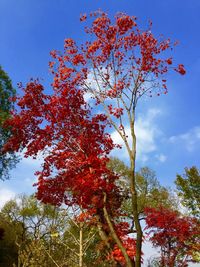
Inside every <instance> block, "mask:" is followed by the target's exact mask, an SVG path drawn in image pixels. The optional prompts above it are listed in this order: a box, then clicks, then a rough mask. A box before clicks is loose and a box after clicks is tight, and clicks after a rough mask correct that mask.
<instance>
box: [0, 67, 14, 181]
mask: <svg viewBox="0 0 200 267" xmlns="http://www.w3.org/2000/svg"><path fill="white" fill-rule="evenodd" d="M14 96H15V89H14V88H13V86H12V83H11V80H10V78H9V77H8V75H7V74H6V72H5V71H4V70H3V69H2V67H1V66H0V179H1V180H5V179H8V178H9V170H10V169H12V168H13V167H14V166H15V165H16V163H17V161H18V158H17V157H16V155H15V154H14V153H13V152H12V151H10V152H7V153H3V152H2V147H3V145H4V144H5V143H6V141H7V140H8V138H9V137H10V136H11V134H12V132H11V129H9V128H4V127H3V123H4V121H5V119H7V118H8V117H9V116H10V111H11V110H12V109H13V100H12V97H14Z"/></svg>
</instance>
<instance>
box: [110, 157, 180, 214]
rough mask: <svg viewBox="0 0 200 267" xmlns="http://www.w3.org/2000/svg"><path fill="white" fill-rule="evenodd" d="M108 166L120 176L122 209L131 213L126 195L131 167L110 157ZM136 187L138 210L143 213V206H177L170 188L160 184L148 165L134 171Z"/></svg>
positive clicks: (129, 202)
mask: <svg viewBox="0 0 200 267" xmlns="http://www.w3.org/2000/svg"><path fill="white" fill-rule="evenodd" d="M108 167H109V168H110V169H111V170H113V171H114V172H115V173H117V174H118V175H119V176H120V179H119V184H120V185H121V187H122V190H123V192H124V194H125V201H124V203H123V209H124V210H126V211H127V212H128V213H129V214H130V215H131V209H132V208H131V200H130V198H128V197H126V196H129V194H130V192H128V190H129V179H130V172H131V169H130V168H129V167H128V166H126V164H125V163H124V162H122V161H121V160H119V159H118V158H111V159H110V161H109V163H108ZM136 188H137V192H138V212H139V214H140V215H142V214H143V211H144V209H145V207H152V208H153V207H159V206H160V205H162V206H163V207H166V208H170V207H172V206H173V208H177V203H176V202H177V201H176V199H175V197H173V194H172V193H171V192H170V189H168V188H166V187H164V186H161V185H160V183H159V181H158V179H157V178H156V174H155V172H154V171H153V170H151V169H150V168H148V167H143V168H141V169H140V170H139V171H138V172H137V173H136Z"/></svg>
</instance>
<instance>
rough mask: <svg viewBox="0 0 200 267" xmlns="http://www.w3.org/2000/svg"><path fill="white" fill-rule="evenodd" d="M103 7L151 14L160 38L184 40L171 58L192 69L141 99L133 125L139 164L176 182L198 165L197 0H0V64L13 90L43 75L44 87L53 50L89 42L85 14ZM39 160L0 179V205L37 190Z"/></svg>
mask: <svg viewBox="0 0 200 267" xmlns="http://www.w3.org/2000/svg"><path fill="white" fill-rule="evenodd" d="M98 8H101V9H102V10H104V11H105V12H108V13H109V14H110V16H113V15H114V14H115V13H116V12H118V11H122V12H126V13H128V14H129V15H134V16H137V17H138V21H139V24H140V25H141V27H142V28H145V26H146V25H147V23H148V20H149V19H151V20H152V21H153V30H152V31H153V32H154V33H155V34H156V35H159V34H163V35H164V36H166V37H170V38H171V39H172V40H174V41H175V40H179V42H180V44H179V45H178V46H177V47H176V49H175V51H174V53H173V57H174V58H175V61H176V62H177V63H182V64H184V65H185V68H186V70H187V74H186V75H185V76H183V77H182V76H180V75H176V74H173V75H170V76H169V77H168V80H169V82H168V84H169V86H168V87H169V94H168V95H167V96H162V97H156V98H154V99H151V100H145V101H143V102H141V103H140V105H139V110H138V115H137V123H136V128H137V129H136V130H137V134H138V159H137V166H138V168H139V167H141V166H144V165H146V166H149V167H151V168H152V169H154V170H155V171H156V173H157V176H158V178H159V180H160V182H161V183H162V184H163V185H167V186H173V181H174V179H175V177H176V173H183V170H184V167H186V166H188V167H189V166H192V165H196V166H198V167H200V161H199V154H200V153H199V151H200V109H199V102H200V100H199V99H200V91H199V87H200V47H199V44H200V32H199V31H200V30H199V29H200V17H199V14H200V1H199V0H190V1H188V0H176V1H174V0H167V1H164V0H163V1H161V0H107V1H104V0H102V1H100V0H99V1H97V0H96V1H95V0H54V1H53V0H29V1H27V0H18V1H14V0H0V34H1V35H0V36H1V37H0V39H1V41H0V64H1V65H2V67H3V69H4V70H5V71H6V72H7V73H8V74H9V76H10V78H11V79H12V81H13V84H14V86H15V87H16V84H17V82H24V83H25V82H27V81H28V80H29V79H30V78H31V77H35V78H36V77H39V78H42V79H43V81H44V84H46V85H47V84H48V83H49V82H50V81H51V78H52V77H51V75H50V74H49V73H48V61H49V60H50V56H49V52H50V51H51V50H53V49H62V47H63V40H64V38H66V37H71V38H74V39H75V40H78V41H80V42H81V41H84V40H85V39H84V38H85V35H84V34H83V28H82V25H81V24H80V22H79V17H80V13H89V12H91V11H95V10H97V9H98ZM113 134H114V133H113ZM115 139H116V140H117V137H115ZM120 155H122V157H123V159H124V160H126V156H125V155H123V153H122V152H121V153H120ZM38 165H39V163H38V162H34V161H33V160H32V159H25V160H22V161H21V163H20V164H18V166H17V168H16V169H15V170H13V171H12V173H11V174H12V179H11V180H9V181H5V182H0V183H1V184H0V202H1V203H0V205H2V204H3V202H4V201H5V200H7V199H9V198H10V197H12V196H14V194H15V193H17V194H18V193H22V192H27V193H30V192H32V191H33V188H32V183H33V181H34V175H33V173H34V171H35V170H37V168H38Z"/></svg>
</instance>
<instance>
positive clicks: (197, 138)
mask: <svg viewBox="0 0 200 267" xmlns="http://www.w3.org/2000/svg"><path fill="white" fill-rule="evenodd" d="M169 141H170V143H173V144H180V145H182V146H184V147H185V148H186V150H187V151H188V152H192V151H194V150H195V149H196V147H197V146H198V145H200V126H197V127H194V128H192V129H190V130H189V131H188V132H186V133H183V134H179V135H174V136H171V137H170V138H169Z"/></svg>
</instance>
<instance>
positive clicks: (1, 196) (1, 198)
mask: <svg viewBox="0 0 200 267" xmlns="http://www.w3.org/2000/svg"><path fill="white" fill-rule="evenodd" d="M14 197H15V192H13V191H11V190H10V189H8V188H5V187H3V188H1V189H0V209H1V208H2V207H3V206H4V204H5V203H6V202H7V201H9V200H11V199H13V198H14Z"/></svg>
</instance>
